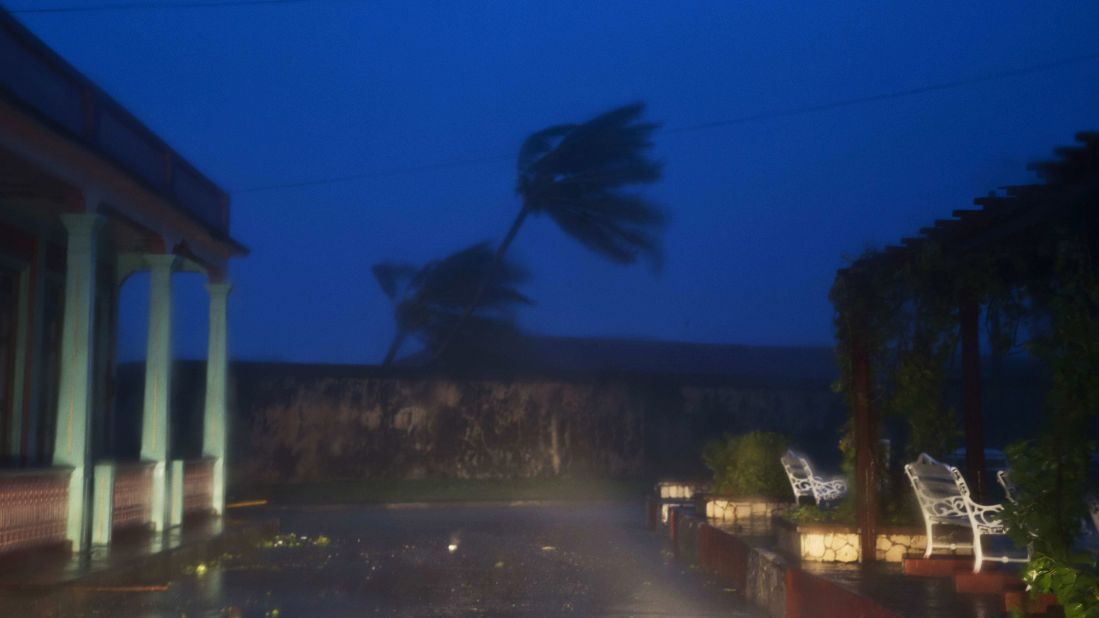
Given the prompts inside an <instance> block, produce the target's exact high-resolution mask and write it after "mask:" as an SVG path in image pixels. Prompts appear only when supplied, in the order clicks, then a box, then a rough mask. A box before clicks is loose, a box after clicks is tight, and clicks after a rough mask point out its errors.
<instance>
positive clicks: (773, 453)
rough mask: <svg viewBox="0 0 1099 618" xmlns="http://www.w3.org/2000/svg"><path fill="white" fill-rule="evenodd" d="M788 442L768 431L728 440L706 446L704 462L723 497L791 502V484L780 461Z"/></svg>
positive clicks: (727, 438)
mask: <svg viewBox="0 0 1099 618" xmlns="http://www.w3.org/2000/svg"><path fill="white" fill-rule="evenodd" d="M786 447H787V442H786V438H785V437H783V436H781V435H779V434H777V433H769V432H765V431H753V432H750V433H746V434H741V435H738V436H726V437H725V438H724V439H722V440H715V441H713V442H710V443H709V444H707V445H706V448H705V449H704V450H703V452H702V459H703V461H705V462H706V467H708V468H709V469H710V470H711V471H712V472H713V474H714V489H715V491H717V492H718V493H720V494H724V495H729V496H735V497H743V498H790V497H791V493H790V482H789V481H788V480H787V479H786V471H785V470H783V469H782V463H781V462H780V461H779V459H780V458H781V457H782V454H783V453H784V452H785V451H786Z"/></svg>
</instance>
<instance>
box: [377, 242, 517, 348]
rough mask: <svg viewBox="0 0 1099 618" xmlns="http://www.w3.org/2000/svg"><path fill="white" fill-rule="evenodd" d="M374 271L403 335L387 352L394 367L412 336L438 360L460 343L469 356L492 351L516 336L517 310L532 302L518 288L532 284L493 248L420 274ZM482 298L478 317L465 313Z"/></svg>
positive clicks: (390, 268)
mask: <svg viewBox="0 0 1099 618" xmlns="http://www.w3.org/2000/svg"><path fill="white" fill-rule="evenodd" d="M371 271H372V272H373V273H374V278H375V279H376V280H377V281H378V285H379V286H380V287H381V288H382V291H383V292H385V295H386V296H387V297H389V299H390V300H391V301H392V302H393V305H394V308H393V316H394V320H395V321H396V323H397V332H396V334H395V335H394V337H393V341H392V342H391V343H390V345H389V350H388V351H387V352H386V355H385V361H384V363H385V364H386V365H388V364H390V363H391V362H392V361H393V359H394V358H395V357H396V355H397V353H398V352H399V351H400V349H401V346H402V345H403V344H404V343H405V341H407V339H408V338H409V337H410V336H415V337H417V338H419V339H420V340H421V341H422V342H423V343H424V345H425V347H426V348H427V350H428V351H429V352H430V353H431V354H432V356H433V357H434V358H439V356H440V355H441V354H442V353H443V351H442V350H440V349H439V347H440V345H441V342H443V341H444V340H448V341H449V340H450V339H451V338H453V337H454V335H452V334H451V333H453V332H457V331H458V330H459V324H458V322H459V321H464V322H465V323H464V324H462V325H461V327H460V328H461V332H462V335H461V337H462V338H461V340H460V343H461V344H463V345H458V343H459V342H458V341H451V345H450V346H449V347H450V349H451V350H452V352H453V351H455V350H460V351H462V352H463V353H465V354H471V353H477V352H485V351H491V348H490V347H488V348H486V345H488V344H491V342H493V341H499V340H500V339H503V338H507V337H510V336H512V335H513V334H514V332H515V331H514V326H513V325H512V319H511V318H512V315H511V314H512V309H513V308H514V307H515V306H516V305H520V304H532V301H531V300H530V299H529V298H527V297H526V296H524V295H523V294H522V293H520V292H519V291H518V289H517V286H519V285H521V284H522V283H525V282H526V281H528V280H529V274H528V273H527V272H526V271H525V270H524V269H523V268H521V267H519V266H517V265H515V264H512V263H508V262H498V260H497V258H496V255H495V254H494V253H493V250H492V246H491V244H490V243H489V242H487V241H486V242H481V243H478V244H475V245H473V246H471V247H468V248H466V249H463V250H461V251H458V252H457V253H454V254H452V255H450V256H448V257H446V258H443V259H441V260H433V261H431V262H428V263H427V264H425V265H423V266H421V267H419V268H417V267H415V266H413V265H411V264H403V263H394V262H382V263H379V264H375V265H374V266H373V268H372V269H371ZM478 293H480V302H479V303H477V313H476V315H473V316H468V317H466V319H465V320H462V318H463V316H464V310H465V309H466V307H468V306H469V305H470V304H471V303H473V300H474V298H475V297H476V296H477V295H478Z"/></svg>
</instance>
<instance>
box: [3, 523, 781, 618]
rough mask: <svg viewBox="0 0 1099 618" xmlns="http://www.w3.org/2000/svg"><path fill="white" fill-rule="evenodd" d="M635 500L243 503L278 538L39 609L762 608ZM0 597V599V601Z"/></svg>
mask: <svg viewBox="0 0 1099 618" xmlns="http://www.w3.org/2000/svg"><path fill="white" fill-rule="evenodd" d="M640 511H641V506H640V505H639V504H634V503H632V502H631V503H602V504H584V505H566V506H513V507H506V506H466V507H456V506H447V507H431V508H407V509H385V508H378V507H340V508H319V507H318V508H294V509H269V508H263V509H249V510H248V511H247V512H245V513H244V515H245V516H246V517H247V518H250V519H254V520H257V521H259V520H263V519H271V518H276V519H278V520H279V522H280V530H281V533H282V534H281V535H280V536H279V537H276V538H275V539H272V540H270V541H268V542H266V543H261V544H258V545H257V546H255V547H254V548H252V549H248V550H245V551H242V552H239V553H233V554H225V555H222V556H220V557H217V558H214V559H211V560H208V561H206V562H202V563H196V564H186V565H179V568H178V572H176V573H175V574H174V575H173V576H172V577H171V578H170V580H168V581H143V580H142V578H140V577H137V578H133V579H132V580H130V581H119V582H111V584H112V585H111V586H102V587H99V588H93V589H87V590H82V591H81V590H77V591H70V592H69V593H68V594H66V595H64V598H63V599H62V598H60V596H61V595H57V596H58V597H59V598H57V599H54V601H55V602H54V603H52V604H41V603H39V604H36V605H35V608H36V610H35V611H36V613H38V614H39V615H58V616H126V617H130V616H133V617H135V618H136V617H162V616H163V617H173V618H179V617H181V616H186V617H188V618H194V617H197V616H203V617H206V616H238V615H239V616H244V617H252V616H256V617H260V616H262V617H265V618H266V617H277V618H287V617H295V616H307V617H309V618H321V617H329V616H364V615H396V616H467V615H489V616H508V615H525V616H558V615H575V616H759V615H760V614H759V612H758V611H757V610H755V609H753V608H749V607H747V606H746V605H745V604H744V602H743V601H741V600H739V599H737V597H736V595H735V594H734V593H733V592H731V591H728V590H724V589H722V588H721V586H720V585H719V584H715V583H713V582H710V581H707V580H706V579H705V577H703V576H702V575H700V574H698V573H695V572H692V571H690V570H689V569H688V568H687V567H686V566H684V565H682V564H675V563H673V562H672V559H671V556H670V555H669V554H668V552H667V551H666V548H665V547H664V546H663V544H662V540H661V538H660V537H659V535H655V534H653V533H651V532H649V531H647V530H645V529H644V527H643V526H642V525H641V523H640V521H639V520H640V518H639V517H638V516H637V513H639V512H640ZM0 607H2V606H0Z"/></svg>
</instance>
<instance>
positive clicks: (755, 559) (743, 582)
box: [667, 507, 899, 618]
mask: <svg viewBox="0 0 1099 618" xmlns="http://www.w3.org/2000/svg"><path fill="white" fill-rule="evenodd" d="M667 532H668V536H669V538H670V541H671V544H672V550H673V553H674V554H675V555H676V556H677V558H679V559H680V560H684V561H688V562H691V563H694V564H697V565H698V566H699V568H700V569H701V570H703V571H705V572H707V573H709V574H711V575H713V576H714V577H716V578H718V579H719V580H720V581H721V582H723V583H724V584H725V585H727V586H729V587H730V588H732V589H733V590H735V591H736V592H737V594H739V595H740V596H742V597H743V598H744V599H746V600H748V601H749V602H751V603H752V604H753V605H755V606H756V607H759V608H761V609H763V610H764V611H765V612H766V614H767V615H768V616H773V617H775V618H788V617H794V618H850V617H852V616H859V617H865V618H899V616H898V615H897V614H896V613H894V612H892V611H890V610H888V609H886V608H884V607H882V606H881V605H879V604H877V603H876V602H874V601H873V600H871V599H869V598H868V597H865V596H862V595H860V594H858V593H855V592H852V591H850V590H848V589H846V588H844V587H842V586H840V585H839V584H838V583H836V582H834V581H831V580H828V579H825V578H823V577H820V576H819V575H815V574H812V573H808V572H806V571H804V570H802V569H800V568H798V567H797V566H794V565H792V564H789V563H788V562H787V560H786V558H785V557H784V556H782V555H780V554H778V553H775V552H772V551H768V550H766V549H762V548H759V547H753V546H751V545H749V544H748V543H747V542H745V540H744V539H743V538H741V537H738V536H736V535H734V534H731V533H729V532H728V531H725V530H722V529H719V528H716V527H714V526H713V525H711V524H709V523H706V522H705V521H704V520H703V519H702V517H701V516H699V515H696V514H694V513H693V512H692V511H691V510H690V509H686V508H678V507H676V508H672V509H671V513H670V523H669V526H668V531H667Z"/></svg>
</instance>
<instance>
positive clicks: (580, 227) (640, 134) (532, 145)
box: [517, 103, 667, 266]
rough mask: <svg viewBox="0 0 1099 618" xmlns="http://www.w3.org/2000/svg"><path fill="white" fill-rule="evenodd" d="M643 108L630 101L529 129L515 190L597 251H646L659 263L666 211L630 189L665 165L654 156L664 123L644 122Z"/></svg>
mask: <svg viewBox="0 0 1099 618" xmlns="http://www.w3.org/2000/svg"><path fill="white" fill-rule="evenodd" d="M643 112H644V105H643V104H641V103H631V104H629V105H624V106H622V107H619V108H616V109H613V110H611V111H609V112H606V113H604V114H601V115H599V116H596V117H595V118H593V119H591V120H589V121H587V122H585V123H583V124H579V125H558V126H554V127H549V128H547V129H544V130H542V131H539V132H537V133H535V134H533V135H531V136H530V137H529V138H527V142H526V143H525V144H524V148H523V150H522V151H521V155H520V161H519V170H520V176H519V182H518V187H517V190H518V192H519V194H520V195H521V197H522V198H523V206H524V208H526V209H527V210H528V211H530V212H532V213H544V214H547V215H549V216H550V218H552V219H553V220H554V221H555V222H556V223H557V225H558V226H559V227H560V228H561V229H562V230H563V231H564V232H565V233H566V234H568V235H570V236H572V237H574V238H576V239H577V240H578V241H579V242H580V243H581V244H583V245H584V246H585V247H588V248H589V249H591V250H592V251H594V252H596V253H598V254H600V255H602V256H605V257H607V258H609V259H611V260H613V261H615V262H619V263H624V264H629V263H633V262H635V261H637V260H638V259H639V258H641V257H645V258H647V259H649V260H651V261H652V263H653V264H654V265H657V266H659V264H660V262H661V257H662V247H661V232H662V230H663V228H664V225H665V223H666V221H667V217H666V215H665V214H664V211H663V210H662V209H661V208H660V207H659V206H658V205H656V204H655V203H653V202H651V201H649V200H647V199H645V198H643V197H641V196H638V195H634V194H630V193H626V192H624V189H625V188H626V187H630V186H633V185H639V184H647V183H652V182H655V181H657V180H659V179H660V177H661V174H662V172H663V169H662V166H661V164H660V163H659V162H658V161H655V160H653V159H652V158H651V157H650V156H649V151H650V150H651V148H652V134H653V132H654V131H655V130H656V129H657V128H658V127H659V125H657V124H655V123H648V122H641V121H640V118H641V115H642V113H643ZM570 127H571V128H570ZM528 145H529V147H528Z"/></svg>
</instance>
